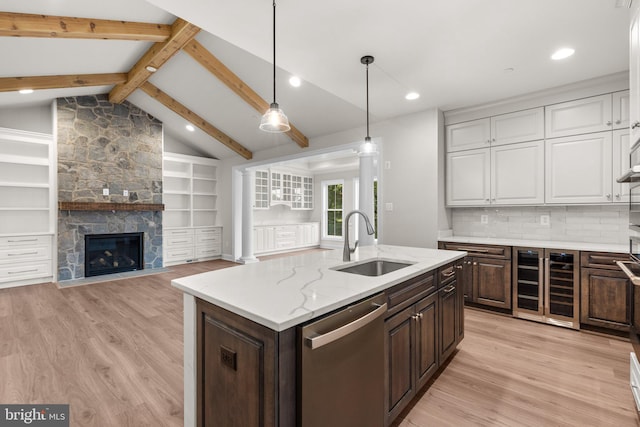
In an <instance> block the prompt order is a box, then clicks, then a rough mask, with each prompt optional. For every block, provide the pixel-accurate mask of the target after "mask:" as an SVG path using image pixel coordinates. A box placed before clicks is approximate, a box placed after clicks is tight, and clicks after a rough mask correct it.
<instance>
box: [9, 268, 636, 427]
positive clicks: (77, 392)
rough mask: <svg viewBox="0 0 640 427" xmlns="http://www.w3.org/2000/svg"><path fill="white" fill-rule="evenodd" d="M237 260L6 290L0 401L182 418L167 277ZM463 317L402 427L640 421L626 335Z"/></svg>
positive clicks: (176, 323) (98, 422)
mask: <svg viewBox="0 0 640 427" xmlns="http://www.w3.org/2000/svg"><path fill="white" fill-rule="evenodd" d="M230 265H234V264H232V263H228V262H225V261H211V262H205V263H197V264H189V265H183V266H176V267H171V271H170V272H166V273H161V274H157V275H152V276H143V277H136V278H131V279H122V280H118V281H112V282H104V283H96V284H92V285H86V286H78V287H73V288H66V289H58V288H57V287H56V286H55V285H54V284H43V285H34V286H26V287H20V288H11V289H3V290H0V379H1V380H0V402H1V403H69V404H70V405H71V406H70V408H71V426H82V427H84V426H87V427H90V426H96V427H98V426H99V427H110V426H114V427H124V426H131V427H138V426H181V425H182V411H183V404H182V398H183V383H182V379H183V377H182V375H183V372H182V359H183V356H182V354H183V353H182V352H183V349H182V344H183V340H182V294H181V292H180V291H178V290H176V289H174V288H172V287H171V286H170V280H171V279H173V278H176V277H181V276H185V275H190V274H196V273H199V272H203V271H208V270H213V269H217V268H225V267H228V266H230ZM465 314H466V325H465V326H466V333H465V339H464V340H463V342H462V343H461V344H460V346H459V349H458V351H457V354H456V355H455V357H454V358H453V359H452V360H451V361H450V363H449V365H448V367H447V369H446V370H445V371H444V372H443V373H442V374H441V375H439V376H438V378H437V379H436V380H435V381H434V382H433V384H432V385H431V387H430V388H429V390H428V391H427V392H426V393H424V394H423V395H422V396H421V397H418V398H417V399H415V400H414V403H413V406H412V407H411V408H410V409H408V410H407V411H405V413H403V414H402V415H401V417H402V419H400V420H398V422H397V423H396V426H399V427H400V426H401V427H415V426H430V427H431V426H436V427H439V426H581V427H582V426H638V425H640V423H638V422H637V421H636V416H635V412H634V404H633V399H632V397H631V392H630V390H629V361H628V357H629V352H630V351H631V345H630V344H629V343H628V342H625V341H622V340H618V339H616V338H609V337H603V336H599V335H593V334H588V333H583V332H576V331H570V330H565V329H561V328H557V327H553V326H548V325H541V324H536V323H532V322H527V321H524V320H519V319H513V318H510V317H506V316H500V315H496V314H490V313H485V312H481V311H477V310H469V309H467V310H466V313H465ZM354 427H356V424H354Z"/></svg>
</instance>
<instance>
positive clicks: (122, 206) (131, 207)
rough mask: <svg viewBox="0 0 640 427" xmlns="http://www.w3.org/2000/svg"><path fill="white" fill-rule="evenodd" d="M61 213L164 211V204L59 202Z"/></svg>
mask: <svg viewBox="0 0 640 427" xmlns="http://www.w3.org/2000/svg"><path fill="white" fill-rule="evenodd" d="M58 209H59V210H61V211H132V212H145V211H147V212H148V211H163V210H164V205H163V204H162V203H107V202H103V203H101V202H58Z"/></svg>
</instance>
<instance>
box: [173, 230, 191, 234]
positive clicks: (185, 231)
mask: <svg viewBox="0 0 640 427" xmlns="http://www.w3.org/2000/svg"><path fill="white" fill-rule="evenodd" d="M187 233H188V231H187V230H184V231H172V232H171V234H187Z"/></svg>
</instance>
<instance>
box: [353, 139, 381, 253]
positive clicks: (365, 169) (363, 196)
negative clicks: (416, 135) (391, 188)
mask: <svg viewBox="0 0 640 427" xmlns="http://www.w3.org/2000/svg"><path fill="white" fill-rule="evenodd" d="M377 155H378V153H377V151H376V145H375V144H374V143H371V142H368V143H367V142H365V143H363V144H362V145H361V146H360V150H359V153H358V157H359V158H360V184H359V194H358V200H359V205H360V210H361V211H363V212H364V213H366V214H367V216H368V217H369V220H370V221H371V225H373V226H374V227H375V223H374V216H373V179H374V177H375V170H374V166H373V163H374V160H375V158H376V156H377ZM356 217H357V218H359V221H360V224H359V226H358V241H359V242H360V243H359V244H360V246H371V245H373V244H374V243H375V235H369V234H367V226H366V225H365V222H364V218H362V217H361V216H360V215H356Z"/></svg>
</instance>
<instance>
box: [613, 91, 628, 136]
mask: <svg viewBox="0 0 640 427" xmlns="http://www.w3.org/2000/svg"><path fill="white" fill-rule="evenodd" d="M612 96H613V104H612V108H613V114H612V121H613V128H614V129H628V128H629V107H630V105H629V91H628V90H623V91H622V92H614V93H613V94H612Z"/></svg>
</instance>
